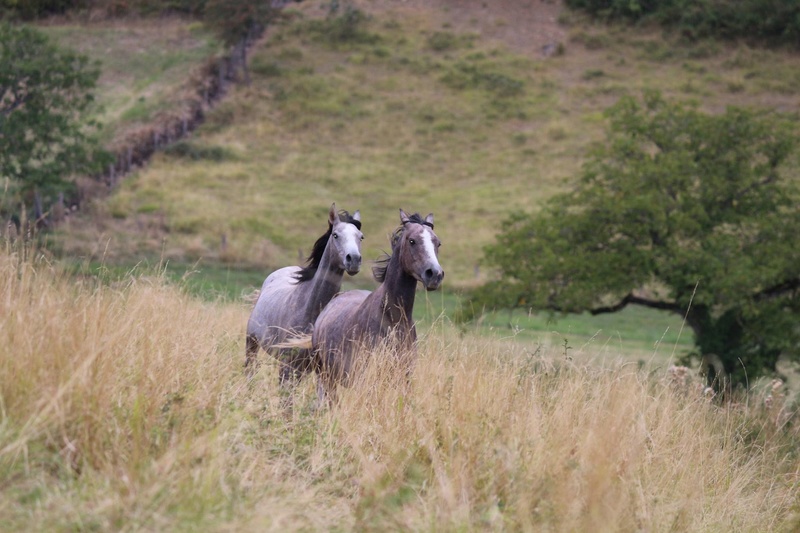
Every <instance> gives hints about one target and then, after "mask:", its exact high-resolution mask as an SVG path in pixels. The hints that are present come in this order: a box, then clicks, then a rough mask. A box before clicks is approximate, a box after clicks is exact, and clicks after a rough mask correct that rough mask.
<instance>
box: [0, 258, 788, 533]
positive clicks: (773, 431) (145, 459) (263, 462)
mask: <svg viewBox="0 0 800 533" xmlns="http://www.w3.org/2000/svg"><path fill="white" fill-rule="evenodd" d="M0 271H2V272H0V318H2V322H1V324H0V401H1V402H2V403H0V408H1V409H2V410H1V411H0V417H2V418H1V419H0V487H2V490H0V529H4V530H22V529H25V530H76V529H77V530H84V529H97V530H115V531H118V530H123V531H133V530H198V529H200V528H202V529H203V530H220V531H234V530H235V531H262V530H287V529H288V530H298V529H302V530H330V529H344V530H352V529H358V530H398V529H403V530H405V529H411V530H437V531H438V530H534V531H633V530H642V531H667V530H669V531H671V530H677V531H722V530H733V531H767V530H769V531H782V530H783V531H791V530H793V529H795V528H796V527H798V526H800V514H798V512H800V508H799V507H798V504H797V501H798V496H799V494H798V491H800V462H798V456H797V452H798V450H799V449H800V448H798V434H797V429H796V426H795V425H794V424H793V423H792V419H791V417H790V416H789V414H788V412H787V410H786V406H785V405H784V404H783V403H782V402H781V401H780V396H779V394H778V393H777V392H776V391H777V389H776V390H775V391H772V392H773V394H772V395H770V396H769V398H770V400H769V401H768V402H766V403H764V402H762V401H761V399H759V398H755V397H753V398H751V399H749V400H748V401H747V402H743V403H739V404H735V405H718V404H716V403H714V402H713V401H710V400H709V399H708V398H707V397H706V396H704V395H703V394H702V392H701V390H699V389H697V388H696V387H695V386H694V385H693V382H692V381H691V379H689V380H686V378H687V376H684V375H677V378H676V374H668V373H666V372H665V371H663V370H657V371H654V372H652V373H650V374H648V373H647V372H644V371H642V370H639V369H638V368H636V367H635V366H631V365H627V366H626V365H622V364H620V365H616V366H612V367H611V368H608V367H605V368H595V367H590V366H579V365H575V364H573V363H571V362H569V361H565V360H563V359H561V358H560V357H559V354H557V353H553V354H550V357H542V356H541V355H538V354H537V355H529V354H525V353H524V352H522V351H521V350H520V349H519V348H518V347H517V346H515V345H514V344H513V343H506V342H500V341H496V340H491V339H485V338H473V337H470V336H464V337H461V336H459V335H458V334H457V333H456V332H455V331H454V330H452V329H451V328H449V327H448V326H447V325H446V324H438V325H437V326H436V327H435V328H434V329H433V330H431V331H430V332H427V333H426V335H425V337H424V338H423V340H422V342H421V345H420V357H419V359H418V361H417V364H416V369H415V372H414V374H413V377H412V378H411V380H410V381H408V382H407V381H406V380H405V379H404V378H403V377H402V373H400V372H397V366H396V365H395V364H394V363H393V361H394V360H395V357H394V356H393V354H392V353H391V352H389V351H386V350H383V351H377V352H376V353H374V354H372V357H371V358H370V363H369V364H367V366H366V368H365V369H364V371H363V373H362V374H361V375H360V377H359V379H358V380H357V383H356V384H355V385H354V386H353V387H351V388H349V389H347V390H343V391H342V392H341V394H340V398H339V402H338V404H337V405H336V406H335V407H333V408H331V409H325V410H322V411H313V410H312V409H311V406H313V404H314V398H313V383H312V382H311V381H310V380H308V381H306V382H304V383H303V384H301V386H300V388H299V390H298V391H297V397H296V401H295V406H296V407H295V410H294V412H292V413H287V412H285V411H282V410H281V407H280V405H281V403H282V402H281V398H280V395H279V394H278V392H277V390H276V389H277V387H276V386H275V384H276V381H277V376H276V369H275V365H274V364H273V363H266V364H263V365H262V367H261V370H260V371H259V373H258V374H257V375H256V376H255V378H254V379H253V380H252V381H247V380H246V379H245V377H244V376H243V372H242V368H241V365H242V362H243V342H242V340H243V327H244V323H245V320H246V317H247V314H248V308H247V306H246V305H223V304H213V303H202V302H199V301H197V300H194V299H192V298H190V297H188V296H187V295H185V294H184V293H183V292H182V291H181V290H180V289H179V288H176V287H173V286H170V285H169V284H167V283H166V282H165V281H164V280H163V279H162V278H161V277H160V276H158V275H157V273H156V274H154V275H144V274H132V275H131V276H130V277H129V278H128V279H127V280H126V281H123V282H120V283H116V284H101V283H98V282H96V281H94V280H91V279H75V278H73V277H70V276H67V275H65V274H64V273H62V272H61V271H60V269H59V267H58V265H57V264H51V263H49V262H48V261H47V260H45V259H44V258H42V257H38V258H37V257H36V254H35V252H31V251H30V250H27V251H26V250H24V249H19V248H11V247H6V249H5V250H4V251H3V253H0ZM262 357H263V355H262ZM264 360H265V361H266V359H264ZM398 376H399V377H398Z"/></svg>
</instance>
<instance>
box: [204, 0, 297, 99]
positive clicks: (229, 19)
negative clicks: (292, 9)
mask: <svg viewBox="0 0 800 533" xmlns="http://www.w3.org/2000/svg"><path fill="white" fill-rule="evenodd" d="M285 3H286V1H285V0H208V2H207V3H206V5H205V19H206V23H207V24H208V25H209V27H210V28H211V29H212V30H213V31H214V32H215V33H216V34H217V37H219V39H220V40H221V41H222V42H223V43H224V44H225V46H227V47H229V48H236V49H237V53H238V54H239V59H240V61H241V62H242V70H243V71H244V77H245V82H246V83H247V84H248V85H249V84H250V73H249V71H248V69H247V41H248V40H250V39H251V38H253V37H254V36H255V35H257V34H258V33H259V32H260V31H261V30H262V29H263V28H264V27H265V26H267V24H268V23H269V22H271V21H272V20H273V19H274V18H275V16H276V15H277V13H278V12H279V10H280V9H281V8H282V7H283V6H284V4H285Z"/></svg>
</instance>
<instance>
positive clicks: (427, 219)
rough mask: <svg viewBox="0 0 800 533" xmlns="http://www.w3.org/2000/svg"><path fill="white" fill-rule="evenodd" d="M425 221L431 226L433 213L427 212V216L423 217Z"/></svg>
mask: <svg viewBox="0 0 800 533" xmlns="http://www.w3.org/2000/svg"><path fill="white" fill-rule="evenodd" d="M425 222H427V223H428V224H430V225H431V227H433V213H428V216H426V217H425Z"/></svg>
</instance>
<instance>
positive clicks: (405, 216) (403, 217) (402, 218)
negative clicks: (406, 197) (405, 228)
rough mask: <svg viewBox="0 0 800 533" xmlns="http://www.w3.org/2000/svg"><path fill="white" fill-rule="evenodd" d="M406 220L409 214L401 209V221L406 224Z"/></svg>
mask: <svg viewBox="0 0 800 533" xmlns="http://www.w3.org/2000/svg"><path fill="white" fill-rule="evenodd" d="M406 222H408V215H406V212H405V211H403V210H402V209H400V223H401V224H405V223H406Z"/></svg>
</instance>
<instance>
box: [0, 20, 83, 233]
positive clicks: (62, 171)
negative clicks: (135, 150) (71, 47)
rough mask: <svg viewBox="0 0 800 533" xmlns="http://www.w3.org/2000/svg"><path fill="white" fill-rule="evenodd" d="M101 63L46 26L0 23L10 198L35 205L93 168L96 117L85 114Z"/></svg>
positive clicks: (2, 173) (2, 162)
mask: <svg viewBox="0 0 800 533" xmlns="http://www.w3.org/2000/svg"><path fill="white" fill-rule="evenodd" d="M98 77H99V69H98V67H97V66H96V65H92V64H90V63H89V60H88V59H87V58H86V57H85V56H81V55H77V54H75V53H73V52H71V51H67V50H59V49H58V48H57V47H56V46H55V45H53V44H51V43H50V42H49V40H48V38H47V36H45V35H44V34H43V33H41V32H39V31H37V30H34V29H31V28H28V27H24V26H21V27H16V26H12V25H10V24H7V23H0V179H3V180H4V181H6V184H5V187H6V188H7V189H10V191H11V195H10V196H11V197H10V198H8V197H6V198H3V200H4V201H5V203H6V204H12V205H17V204H18V203H19V202H23V203H25V204H28V205H30V204H31V203H33V204H34V207H35V210H36V211H37V212H36V216H37V218H39V217H41V216H42V212H41V211H42V209H41V202H42V197H43V196H45V197H47V196H48V195H51V194H54V193H59V192H63V191H65V190H66V189H67V188H68V187H69V186H70V182H69V176H70V175H71V174H74V173H76V172H80V171H85V170H88V169H90V168H92V164H93V155H94V152H95V151H96V142H95V141H93V140H92V139H91V137H90V133H91V129H92V127H93V126H95V124H94V123H93V122H92V121H87V120H86V119H85V115H86V112H87V110H88V109H89V106H90V105H91V103H92V102H93V95H92V90H93V89H94V88H95V85H96V83H97V78H98Z"/></svg>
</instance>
